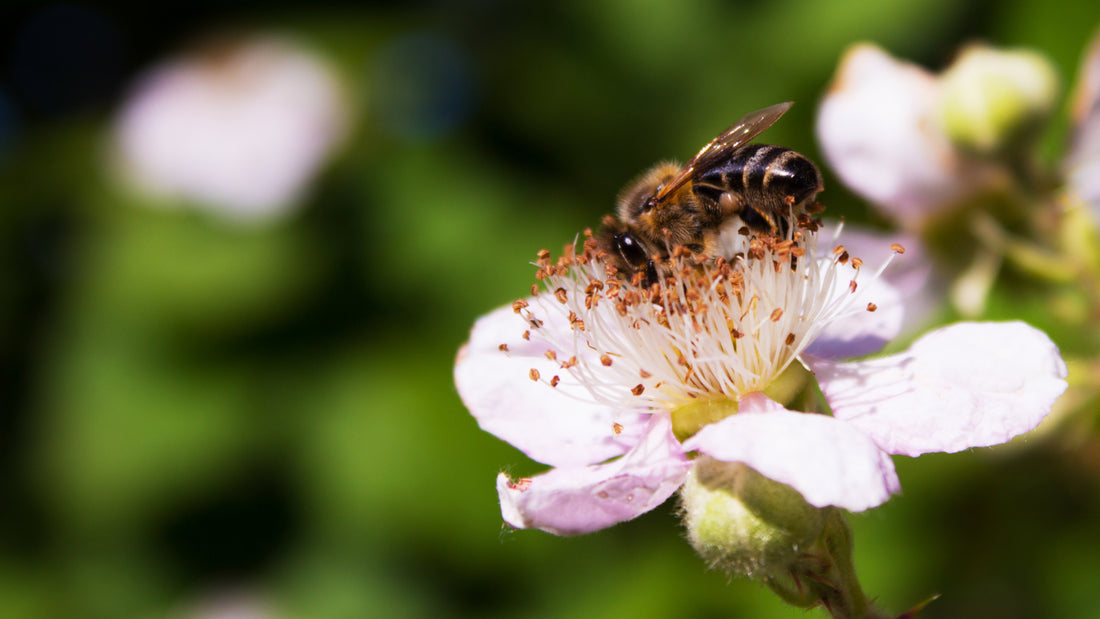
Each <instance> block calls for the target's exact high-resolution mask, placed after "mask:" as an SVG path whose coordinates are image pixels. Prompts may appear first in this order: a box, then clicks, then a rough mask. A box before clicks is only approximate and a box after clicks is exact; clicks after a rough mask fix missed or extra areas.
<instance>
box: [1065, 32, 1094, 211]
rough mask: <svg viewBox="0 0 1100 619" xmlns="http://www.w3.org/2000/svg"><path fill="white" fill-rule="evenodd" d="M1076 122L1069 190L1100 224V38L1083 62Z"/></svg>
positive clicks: (1075, 106) (1076, 97)
mask: <svg viewBox="0 0 1100 619" xmlns="http://www.w3.org/2000/svg"><path fill="white" fill-rule="evenodd" d="M1073 118H1074V133H1073V142H1072V145H1071V148H1070V153H1069V156H1068V157H1067V159H1066V166H1067V170H1066V173H1067V177H1068V181H1069V187H1070V190H1071V191H1072V192H1073V193H1074V194H1075V195H1076V196H1077V197H1078V198H1079V199H1080V200H1081V201H1083V202H1084V203H1085V204H1087V205H1088V206H1089V208H1090V209H1091V210H1092V213H1093V216H1094V217H1096V218H1097V219H1098V220H1100V35H1097V36H1096V37H1095V38H1094V39H1093V41H1092V42H1091V43H1090V44H1089V46H1088V49H1087V50H1086V52H1085V57H1084V59H1083V60H1082V62H1081V69H1080V73H1079V75H1078V80H1077V90H1076V92H1075V93H1074V97H1073Z"/></svg>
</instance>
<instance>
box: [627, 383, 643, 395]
mask: <svg viewBox="0 0 1100 619" xmlns="http://www.w3.org/2000/svg"><path fill="white" fill-rule="evenodd" d="M644 391H645V386H644V385H642V384H641V383H639V384H637V385H635V386H634V388H633V389H631V390H630V393H633V394H634V395H642V392H644Z"/></svg>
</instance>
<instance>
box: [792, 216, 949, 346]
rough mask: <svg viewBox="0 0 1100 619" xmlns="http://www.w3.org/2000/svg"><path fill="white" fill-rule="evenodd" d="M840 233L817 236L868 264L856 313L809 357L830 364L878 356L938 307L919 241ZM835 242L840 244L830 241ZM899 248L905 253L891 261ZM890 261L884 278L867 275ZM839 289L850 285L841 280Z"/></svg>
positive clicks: (835, 325) (854, 229)
mask: <svg viewBox="0 0 1100 619" xmlns="http://www.w3.org/2000/svg"><path fill="white" fill-rule="evenodd" d="M836 233H837V230H836V225H835V224H829V223H826V225H825V226H823V227H822V229H821V231H820V232H819V233H818V234H819V235H820V238H821V243H822V245H823V246H829V245H830V244H840V245H843V246H844V248H845V249H846V250H847V251H848V253H849V254H850V255H851V256H852V257H853V258H860V259H861V260H863V263H864V267H863V268H864V272H863V273H862V274H861V277H860V278H859V280H858V288H857V289H856V300H855V301H853V303H852V307H853V309H854V312H853V313H852V314H851V315H849V316H845V317H843V318H840V319H837V320H834V321H833V322H831V323H829V325H828V326H826V327H825V328H824V329H823V330H822V331H821V333H820V334H819V335H818V336H817V337H816V338H815V339H814V341H813V343H812V344H810V346H809V348H807V350H806V352H807V353H809V354H811V355H815V356H819V357H827V358H830V359H837V358H849V357H859V356H863V355H868V354H871V353H875V352H878V351H879V350H882V347H883V346H885V345H886V343H887V342H889V341H890V340H892V339H894V338H895V337H897V335H898V334H899V333H900V332H902V331H904V330H906V329H908V328H912V327H913V326H914V325H916V324H917V323H919V322H920V321H922V320H923V319H924V318H925V317H926V316H927V314H928V311H929V310H930V309H931V307H932V306H933V305H934V303H935V302H934V300H933V294H934V292H933V290H932V287H931V286H929V279H930V274H931V268H930V267H929V263H928V259H927V258H926V257H925V256H924V251H923V246H922V245H921V243H920V241H919V240H918V239H917V238H916V237H914V236H912V235H908V234H901V233H894V234H888V235H887V234H878V233H874V232H871V231H870V230H863V229H860V228H859V227H858V226H852V225H851V224H845V225H844V230H843V234H842V235H841V236H840V237H839V238H837V234H836ZM832 238H837V240H836V241H829V239H832ZM896 245H900V246H901V247H902V248H903V249H904V250H905V253H904V254H901V255H894V256H892V259H891V254H895V253H896V252H895V250H894V249H893V247H894V246H896ZM887 260H891V262H890V264H889V266H887V267H886V269H885V270H884V271H883V272H882V274H881V275H879V276H878V277H877V278H876V277H871V276H873V275H874V272H869V270H870V269H874V268H877V267H878V266H879V265H881V264H884V263H885V262H886V261H887ZM836 285H837V286H839V287H844V286H847V285H848V281H844V280H838V281H837V282H836ZM868 303H874V305H875V311H873V312H870V311H867V304H868Z"/></svg>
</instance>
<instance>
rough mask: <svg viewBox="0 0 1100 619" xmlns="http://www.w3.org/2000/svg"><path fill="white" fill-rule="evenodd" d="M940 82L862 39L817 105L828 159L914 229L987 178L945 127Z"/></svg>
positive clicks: (847, 179) (840, 173)
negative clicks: (939, 114) (941, 117)
mask: <svg viewBox="0 0 1100 619" xmlns="http://www.w3.org/2000/svg"><path fill="white" fill-rule="evenodd" d="M939 88H940V84H939V81H938V80H937V78H936V77H935V76H934V75H932V74H931V73H929V72H928V71H925V70H924V69H922V68H920V67H918V66H916V65H913V64H909V63H905V62H901V61H898V60H895V59H894V58H892V57H891V56H890V55H889V54H887V53H886V52H884V51H882V50H881V49H879V48H878V47H875V46H873V45H868V44H861V45H857V46H855V47H853V48H852V49H851V50H849V51H848V52H847V53H846V54H845V56H844V58H843V59H842V60H841V64H840V68H839V69H838V70H837V75H836V77H835V78H834V80H833V85H832V87H831V89H830V91H829V92H828V94H827V95H826V96H825V99H824V101H823V102H822V104H821V108H820V109H819V110H818V117H817V138H818V140H819V142H820V143H821V148H822V151H823V153H824V155H825V158H826V160H828V162H829V165H830V166H831V167H832V168H833V169H834V170H835V171H836V173H837V175H838V176H839V177H840V178H841V180H842V181H844V184H845V185H847V186H849V187H851V188H852V189H853V190H854V191H855V192H856V193H858V194H860V195H862V196H864V197H866V198H867V199H869V200H871V201H872V202H874V203H875V204H876V205H877V206H879V207H880V208H881V209H882V210H883V211H885V212H886V213H888V214H890V215H893V216H894V217H896V218H897V219H899V220H900V221H901V222H902V223H903V224H906V225H908V226H910V227H915V226H918V225H919V224H920V223H921V222H923V221H925V220H926V219H928V217H929V216H931V215H933V214H934V213H935V212H936V211H938V210H943V209H944V208H946V207H949V206H951V205H952V204H954V203H956V202H957V201H958V200H959V199H961V198H962V197H964V196H965V195H966V194H967V193H969V192H970V191H971V190H972V189H974V188H975V187H977V186H979V185H980V184H981V183H984V182H985V180H984V176H985V175H984V174H979V173H977V172H978V170H977V169H976V168H977V166H974V165H972V164H973V162H970V161H966V160H963V158H962V157H960V156H959V154H958V153H957V151H956V150H955V149H954V148H953V147H952V146H951V145H950V143H949V142H948V140H947V137H946V136H945V135H944V132H943V130H942V129H941V128H940V127H939V125H938V120H937V109H936V106H937V97H938V96H939ZM970 168H975V169H973V170H972V169H970Z"/></svg>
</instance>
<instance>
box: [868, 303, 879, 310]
mask: <svg viewBox="0 0 1100 619" xmlns="http://www.w3.org/2000/svg"><path fill="white" fill-rule="evenodd" d="M877 309H878V306H877V305H875V304H874V303H868V304H867V311H868V312H873V311H875V310H877Z"/></svg>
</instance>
